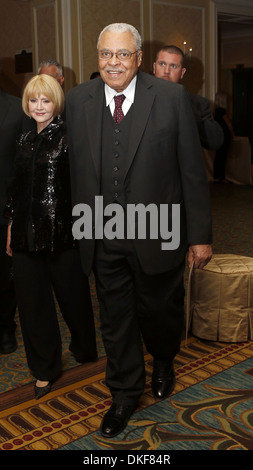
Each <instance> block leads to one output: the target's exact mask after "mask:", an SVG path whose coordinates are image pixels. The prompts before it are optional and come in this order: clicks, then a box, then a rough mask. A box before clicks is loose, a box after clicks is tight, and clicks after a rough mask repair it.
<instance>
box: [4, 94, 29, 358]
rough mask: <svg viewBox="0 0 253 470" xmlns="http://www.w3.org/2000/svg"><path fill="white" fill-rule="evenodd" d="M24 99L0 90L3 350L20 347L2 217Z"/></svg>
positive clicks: (10, 269) (19, 129)
mask: <svg viewBox="0 0 253 470" xmlns="http://www.w3.org/2000/svg"><path fill="white" fill-rule="evenodd" d="M23 116H24V113H23V110H22V107H21V100H20V98H17V97H15V96H11V95H8V94H6V93H4V92H3V91H1V90H0V266H1V269H0V353H1V354H10V353H11V352H13V351H15V350H16V348H17V341H16V337H15V329H16V323H15V319H14V316H15V311H16V296H15V291H14V284H13V279H12V265H11V258H10V257H9V256H7V254H6V237H7V220H6V219H5V218H4V217H3V209H4V207H5V202H6V193H7V188H8V186H9V185H10V183H11V178H12V171H13V162H14V157H15V152H16V138H17V136H18V135H19V134H20V133H21V132H22V122H23Z"/></svg>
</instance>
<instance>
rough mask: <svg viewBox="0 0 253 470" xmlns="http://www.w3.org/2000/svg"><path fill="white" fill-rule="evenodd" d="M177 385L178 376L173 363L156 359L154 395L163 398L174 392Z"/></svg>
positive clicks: (153, 383)
mask: <svg viewBox="0 0 253 470" xmlns="http://www.w3.org/2000/svg"><path fill="white" fill-rule="evenodd" d="M175 385H176V376H175V371H174V366H173V363H172V362H169V363H165V362H164V361H157V360H154V370H153V374H152V384H151V386H152V392H153V395H154V396H155V397H156V398H159V399H160V400H163V399H164V398H167V397H168V396H169V395H170V394H171V393H172V392H173V390H174V387H175Z"/></svg>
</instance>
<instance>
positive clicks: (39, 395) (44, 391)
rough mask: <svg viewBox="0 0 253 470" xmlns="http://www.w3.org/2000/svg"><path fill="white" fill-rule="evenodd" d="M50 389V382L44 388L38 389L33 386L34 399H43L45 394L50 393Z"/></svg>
mask: <svg viewBox="0 0 253 470" xmlns="http://www.w3.org/2000/svg"><path fill="white" fill-rule="evenodd" d="M51 387H52V384H51V382H48V384H47V385H45V386H44V387H38V386H37V385H36V384H35V385H34V394H35V398H36V400H39V399H40V398H42V397H44V396H45V395H47V393H49V392H50V391H51Z"/></svg>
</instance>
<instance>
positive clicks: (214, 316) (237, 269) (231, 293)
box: [190, 255, 253, 342]
mask: <svg viewBox="0 0 253 470" xmlns="http://www.w3.org/2000/svg"><path fill="white" fill-rule="evenodd" d="M190 291H191V292H190V317H191V331H192V333H193V335H194V336H197V337H199V338H202V339H207V340H211V341H224V342H241V341H248V340H249V339H252V338H253V258H250V257H246V256H237V255H213V258H212V259H211V261H210V262H209V263H208V264H207V265H206V266H205V268H204V269H193V270H192V275H191V289H190Z"/></svg>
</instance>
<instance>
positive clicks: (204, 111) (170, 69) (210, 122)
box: [153, 45, 224, 150]
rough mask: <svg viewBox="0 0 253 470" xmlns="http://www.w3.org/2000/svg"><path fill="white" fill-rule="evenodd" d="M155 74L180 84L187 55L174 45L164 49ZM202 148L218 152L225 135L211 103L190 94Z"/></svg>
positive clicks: (159, 56)
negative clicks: (214, 114)
mask: <svg viewBox="0 0 253 470" xmlns="http://www.w3.org/2000/svg"><path fill="white" fill-rule="evenodd" d="M153 73H154V75H155V77H157V78H163V79H164V80H169V81H171V82H175V83H179V82H180V81H181V80H182V79H183V77H184V74H185V73H186V64H185V55H184V53H183V51H182V50H181V49H180V48H179V47H177V46H174V45H169V46H164V47H162V48H161V49H160V50H159V51H158V52H157V55H156V61H155V62H154V64H153ZM189 98H190V101H191V105H192V110H193V113H194V116H195V119H196V124H197V127H198V131H199V137H200V142H201V145H202V147H204V148H206V149H210V150H217V149H219V148H220V147H221V146H222V143H223V140H224V135H223V130H222V128H221V126H219V124H218V123H217V122H216V121H215V120H214V118H213V114H212V111H211V108H210V103H209V100H208V99H207V98H204V97H203V96H200V95H197V94H194V93H189Z"/></svg>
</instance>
